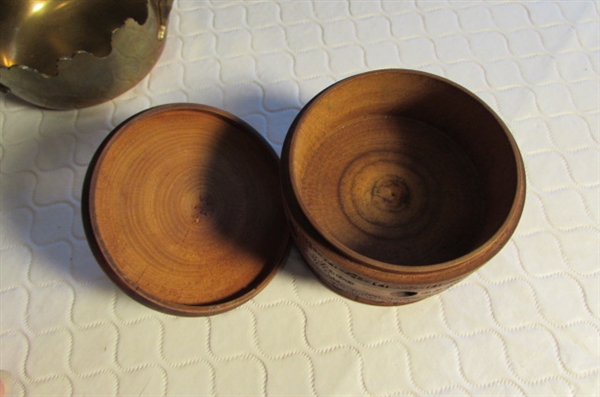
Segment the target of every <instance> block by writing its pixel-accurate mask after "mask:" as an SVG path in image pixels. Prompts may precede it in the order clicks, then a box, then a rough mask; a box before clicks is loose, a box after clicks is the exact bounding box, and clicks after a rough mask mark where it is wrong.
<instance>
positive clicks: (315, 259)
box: [293, 228, 460, 305]
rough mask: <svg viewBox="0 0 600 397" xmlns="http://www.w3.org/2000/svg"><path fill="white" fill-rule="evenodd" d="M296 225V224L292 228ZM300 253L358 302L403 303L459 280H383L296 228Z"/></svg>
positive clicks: (325, 278) (344, 292) (332, 286)
mask: <svg viewBox="0 0 600 397" xmlns="http://www.w3.org/2000/svg"><path fill="white" fill-rule="evenodd" d="M293 229H295V228H293ZM294 234H295V236H296V243H297V244H298V248H299V250H300V253H301V254H302V256H303V257H304V259H305V260H306V262H307V263H308V264H309V266H310V267H311V268H312V269H313V270H314V272H315V273H316V274H317V275H318V276H319V278H321V279H322V280H323V281H324V282H325V283H326V284H328V285H329V286H330V287H331V288H332V289H334V290H336V291H338V292H340V293H341V294H342V295H346V296H349V297H351V298H352V299H354V300H357V301H359V302H366V303H374V304H381V305H403V304H407V303H412V302H417V301H420V300H421V299H424V298H427V297H428V296H431V295H435V294H437V293H439V292H441V291H443V290H445V289H447V288H449V287H450V286H452V285H454V284H456V283H457V282H458V281H460V280H457V281H453V282H449V283H447V282H446V283H439V284H431V285H418V286H415V285H411V286H408V285H400V284H391V283H385V282H381V281H378V280H375V279H372V278H369V277H364V276H361V275H358V274H356V273H354V272H351V271H349V270H347V269H344V268H343V267H342V266H340V265H338V264H336V263H335V262H334V261H332V260H330V259H329V258H327V256H325V254H323V253H322V252H321V251H320V250H319V249H318V248H317V247H315V246H314V245H313V244H312V243H311V242H310V241H309V240H308V239H307V238H306V237H304V236H303V235H302V233H298V232H297V230H294Z"/></svg>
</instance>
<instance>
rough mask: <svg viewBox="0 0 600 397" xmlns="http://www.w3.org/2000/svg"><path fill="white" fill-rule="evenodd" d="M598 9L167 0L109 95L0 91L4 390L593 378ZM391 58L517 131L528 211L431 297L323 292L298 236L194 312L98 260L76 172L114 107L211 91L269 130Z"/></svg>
mask: <svg viewBox="0 0 600 397" xmlns="http://www.w3.org/2000/svg"><path fill="white" fill-rule="evenodd" d="M599 14H600V13H599V9H598V3H597V2H595V1H560V2H558V1H557V2H553V1H540V2H536V1H526V2H512V1H511V2H488V1H408V0H407V1H377V0H373V1H319V0H312V1H308V0H305V1H281V2H262V1H231V2H230V1H201V0H178V1H176V2H175V6H174V9H173V12H172V14H171V18H170V24H169V31H168V39H167V40H168V42H167V45H166V49H165V52H164V53H163V55H162V57H161V59H160V61H159V62H158V64H157V65H156V67H155V68H154V69H153V71H152V72H151V74H150V75H149V76H147V77H146V78H145V79H144V80H143V81H142V82H141V83H140V84H139V85H138V86H136V87H135V88H134V89H132V90H131V91H129V92H127V93H125V94H124V95H122V96H120V97H119V98H117V99H115V100H113V101H111V102H108V103H105V104H102V105H99V106H95V107H92V108H86V109H82V110H78V111H48V110H41V109H39V108H35V107H33V106H30V105H28V104H26V103H24V102H22V101H20V100H18V99H16V98H15V97H13V96H10V95H3V96H1V97H0V110H1V112H0V128H1V133H2V137H1V141H0V143H1V145H0V158H1V163H0V165H1V214H0V215H1V218H0V219H1V220H0V232H1V235H0V255H1V256H0V259H1V268H0V271H1V273H0V314H1V316H0V368H1V369H3V370H6V371H8V372H10V373H11V374H12V377H13V378H14V382H13V385H12V391H11V394H10V395H14V396H25V395H27V396H50V395H51V396H99V395H110V396H113V395H119V396H130V395H131V396H158V395H161V396H162V395H171V396H183V395H219V396H230V395H273V396H275V395H319V396H326V395H376V396H402V395H419V396H420V395H453V396H454V395H460V396H463V395H467V396H479V395H495V396H509V395H510V396H512V395H518V396H520V395H527V396H529V395H540V396H542V395H543V396H549V395H561V396H562V395H577V396H588V395H589V396H592V395H593V396H597V395H598V393H599V392H600V347H599V346H600V345H599V335H600V270H599V269H600V252H599V250H600V248H599V246H600V242H599V231H600V175H599V172H600V125H599V121H600V103H599V100H600V78H599V75H600V39H599V38H600V15H599ZM397 67H401V68H411V69H418V70H423V71H427V72H431V73H434V74H438V75H441V76H444V77H447V78H449V79H452V80H454V81H456V82H458V83H459V84H461V85H463V86H465V87H466V88H468V89H469V90H471V91H473V92H474V93H476V94H477V95H478V96H479V97H481V98H482V99H483V100H484V101H486V102H487V103H488V104H489V105H490V106H491V107H492V108H493V109H494V110H495V111H496V112H497V113H498V114H499V115H500V117H501V118H502V119H503V120H504V121H505V122H506V123H507V125H508V126H509V128H510V129H511V130H512V131H513V134H514V136H515V138H516V140H517V142H518V144H519V146H520V148H521V150H522V153H523V157H524V160H525V165H526V172H527V176H528V185H527V189H528V195H527V200H526V206H525V211H524V215H523V218H522V220H521V223H520V225H519V227H518V229H517V231H516V233H515V235H514V237H513V238H512V240H511V241H510V243H509V244H508V245H507V246H506V247H505V248H504V249H503V250H502V251H501V253H500V254H499V255H498V256H496V257H495V258H494V259H493V260H492V261H490V262H489V263H488V264H487V265H486V266H484V267H483V268H482V269H481V270H479V271H478V272H476V273H475V274H473V275H471V276H470V277H468V278H467V279H466V280H464V281H463V282H461V283H459V284H458V285H456V286H454V287H452V288H451V289H449V290H447V291H446V292H444V293H442V294H440V295H438V296H435V297H432V298H429V299H426V300H424V301H422V302H419V303H416V304H413V305H409V306H404V307H397V308H381V307H371V306H367V305H362V304H358V303H355V302H353V301H349V300H347V299H344V298H342V297H340V296H338V295H336V294H334V293H332V292H330V291H329V290H328V289H327V288H325V287H324V286H322V285H321V284H320V283H319V282H318V281H317V280H316V279H315V277H314V276H313V275H312V273H310V271H309V270H307V267H306V265H305V264H304V263H303V261H302V260H301V258H300V256H299V254H298V253H297V252H296V251H294V250H293V251H292V253H291V255H290V257H289V259H288V260H287V261H286V263H285V264H284V267H283V269H282V270H281V271H280V272H279V273H278V274H277V276H276V277H275V279H274V280H273V281H272V282H271V283H270V285H269V286H268V287H267V288H266V289H265V290H264V291H263V292H262V293H260V294H259V295H258V296H257V297H256V298H254V299H253V300H251V301H250V302H248V303H247V304H245V305H243V306H241V307H239V308H237V309H235V310H233V311H231V312H227V313H225V314H222V315H217V316H214V317H209V318H191V319H190V318H179V317H174V316H168V315H165V314H161V313H158V312H156V311H153V310H151V309H148V308H146V307H145V306H142V305H140V304H138V303H137V302H135V301H133V300H131V299H130V298H129V297H127V296H126V295H124V294H123V293H122V292H121V291H120V290H119V289H118V288H117V287H115V286H114V285H113V284H112V283H111V282H110V281H109V280H108V279H107V277H106V276H105V275H104V274H103V273H102V272H101V270H100V268H99V267H98V265H97V264H96V262H95V261H94V258H93V257H92V254H91V252H90V250H89V248H88V245H87V243H86V241H85V236H84V232H83V227H82V223H81V219H80V215H79V212H80V202H81V188H82V182H83V178H84V175H85V172H86V169H87V166H88V164H89V162H90V159H91V157H92V155H93V153H94V152H95V150H96V149H97V148H98V146H99V144H100V142H101V141H102V140H103V138H104V137H105V136H106V135H107V134H108V133H109V132H110V131H111V129H113V128H114V127H115V126H116V125H118V124H119V123H120V122H122V121H123V120H125V119H126V118H128V117H129V116H131V115H133V114H134V113H137V112H139V111H141V110H144V109H147V108H149V107H151V106H155V105H159V104H164V103H171V102H195V103H203V104H208V105H212V106H216V107H219V108H222V109H225V110H227V111H229V112H231V113H233V114H235V115H237V116H239V117H241V118H242V119H244V120H245V121H247V122H248V123H250V124H251V125H252V126H254V127H255V128H256V129H257V130H258V131H259V132H260V133H261V134H263V135H264V136H265V137H266V138H267V139H268V141H269V142H270V143H271V144H272V146H273V147H274V148H275V149H276V150H280V148H281V145H282V142H283V139H284V137H285V135H286V132H287V129H288V127H289V125H290V123H291V122H292V120H293V118H294V117H295V115H296V114H297V113H298V112H299V110H300V109H301V108H302V106H304V105H305V104H306V103H307V102H308V101H309V100H310V99H311V98H312V97H313V96H314V95H315V94H317V93H318V92H319V91H320V90H322V89H323V88H325V87H327V86H329V85H330V84H332V83H333V82H335V81H338V80H339V79H341V78H344V77H347V76H350V75H353V74H356V73H359V72H364V71H368V70H374V69H380V68H397ZM358 99H360V98H358Z"/></svg>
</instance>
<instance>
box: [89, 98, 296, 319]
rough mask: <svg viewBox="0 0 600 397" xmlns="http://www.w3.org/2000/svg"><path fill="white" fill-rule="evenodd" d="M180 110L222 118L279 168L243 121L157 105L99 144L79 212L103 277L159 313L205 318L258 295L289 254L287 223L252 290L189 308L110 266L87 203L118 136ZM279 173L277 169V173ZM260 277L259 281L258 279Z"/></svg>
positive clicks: (198, 107) (188, 106) (216, 112)
mask: <svg viewBox="0 0 600 397" xmlns="http://www.w3.org/2000/svg"><path fill="white" fill-rule="evenodd" d="M179 110H192V111H195V112H200V113H205V114H209V115H212V116H215V117H218V118H221V119H223V120H224V121H225V122H227V123H229V124H231V125H234V126H236V127H237V129H238V130H239V131H240V132H242V133H245V134H247V135H248V136H250V137H251V138H252V139H255V140H256V141H257V142H258V143H259V146H260V147H261V148H262V149H263V150H261V153H260V155H267V156H270V157H271V158H272V159H273V160H274V161H275V162H276V164H278V165H279V157H278V156H277V153H276V152H275V150H274V149H273V148H272V147H271V145H270V144H269V143H268V142H267V141H266V140H265V138H264V137H263V136H262V135H260V134H259V133H258V132H257V131H256V130H255V129H254V128H253V127H252V126H250V125H249V124H248V123H246V122H245V121H243V120H242V119H240V118H238V117H236V116H234V115H233V114H231V113H229V112H226V111H224V110H221V109H218V108H215V107H212V106H208V105H202V104H193V103H171V104H166V105H159V106H155V107H152V108H150V109H146V110H144V111H141V112H139V113H137V114H135V115H133V116H131V117H130V118H129V119H127V120H125V121H124V122H122V123H121V124H120V125H118V126H117V127H115V128H114V129H113V130H112V131H111V132H110V133H109V134H108V136H107V137H106V138H105V139H104V141H103V142H102V143H101V145H100V146H99V148H98V149H97V151H96V152H95V154H94V156H93V158H92V160H91V161H90V164H89V167H88V170H87V173H86V176H85V180H84V184H83V194H82V199H81V213H82V220H83V227H84V231H85V235H86V238H87V241H88V244H89V246H90V248H91V250H92V253H93V254H94V256H95V258H96V261H97V262H98V264H99V265H100V267H101V268H102V270H103V271H104V272H105V273H106V275H107V276H108V277H109V278H110V279H111V280H112V281H113V282H114V283H115V284H116V285H117V286H118V287H119V288H121V290H123V292H125V293H126V294H127V295H129V296H130V297H131V298H133V299H134V300H136V301H138V302H140V303H142V304H144V305H146V306H148V307H150V308H152V309H155V310H158V311H161V312H164V313H167V314H172V315H180V316H189V317H191V316H208V315H214V314H219V313H222V312H225V311H228V310H231V309H234V308H236V307H238V306H240V305H242V304H243V303H245V302H247V301H248V300H250V299H252V298H253V297H254V296H256V295H257V294H258V293H259V292H261V291H262V290H263V289H264V288H265V287H266V286H267V285H268V284H269V282H270V281H271V280H272V279H273V277H275V275H276V274H277V272H278V271H279V269H280V268H281V266H282V264H283V262H284V261H285V259H286V258H287V256H288V254H289V251H290V233H289V227H288V224H287V220H286V223H285V224H286V228H285V233H284V234H283V235H282V236H281V239H280V242H279V244H278V246H276V247H273V249H274V250H277V255H276V258H277V259H276V260H275V261H274V263H273V264H272V265H271V268H270V269H268V272H262V273H261V275H262V276H259V277H258V278H257V282H256V283H254V284H253V286H252V288H251V289H250V290H248V291H246V292H245V293H243V294H241V295H237V294H236V295H235V296H234V297H232V298H231V299H224V300H222V301H219V302H216V303H213V304H207V305H188V304H181V303H175V302H171V301H168V300H164V299H161V297H159V296H155V295H152V294H149V293H147V292H145V291H143V290H141V289H138V288H136V285H135V283H133V282H131V281H129V280H128V279H127V277H125V276H124V275H123V274H122V273H121V272H120V271H119V267H118V264H114V265H115V266H113V264H112V263H111V262H112V261H110V260H108V259H107V255H108V252H107V249H106V248H105V247H102V245H101V244H100V242H99V241H98V239H97V236H96V230H97V220H96V219H95V218H94V217H93V216H92V207H93V203H92V202H91V201H92V200H90V196H91V194H92V193H93V191H94V190H95V186H96V181H97V178H98V169H99V168H100V166H101V164H102V161H103V159H104V157H106V155H107V153H108V152H109V151H110V147H111V146H112V144H113V143H114V142H116V141H117V140H118V139H119V137H120V136H121V135H123V134H124V133H126V131H127V130H128V129H129V128H130V127H131V126H132V125H134V124H135V123H136V122H138V121H140V120H142V119H146V118H149V117H153V116H155V115H158V114H161V113H165V112H170V111H179ZM277 172H278V170H277ZM261 277H262V280H261V279H260V278H261Z"/></svg>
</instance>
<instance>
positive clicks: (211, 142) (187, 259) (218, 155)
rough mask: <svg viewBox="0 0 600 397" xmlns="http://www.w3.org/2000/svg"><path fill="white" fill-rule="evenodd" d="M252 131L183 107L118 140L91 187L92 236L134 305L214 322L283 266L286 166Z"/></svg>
mask: <svg viewBox="0 0 600 397" xmlns="http://www.w3.org/2000/svg"><path fill="white" fill-rule="evenodd" d="M247 128H249V127H248V126H246V125H245V124H242V122H241V121H239V120H234V119H231V118H229V117H228V116H227V115H224V114H221V113H217V112H216V110H209V111H207V110H206V109H205V108H203V107H199V108H181V107H177V106H175V107H173V108H167V109H166V110H156V111H154V112H152V111H150V113H148V112H147V114H144V115H142V117H137V118H134V119H133V120H132V121H129V122H128V123H126V124H125V125H124V126H123V127H121V128H120V129H119V130H118V131H117V133H116V134H115V135H114V136H113V137H112V138H111V139H110V141H109V142H108V144H107V146H106V147H105V148H104V150H103V152H102V154H101V156H100V157H99V158H98V160H97V163H96V165H95V167H94V172H93V175H92V179H91V187H90V197H89V212H90V219H91V228H92V233H93V236H94V241H95V245H97V247H96V248H97V250H99V251H100V258H101V261H100V262H101V265H102V266H103V267H104V269H105V270H106V271H107V273H108V274H109V275H110V276H111V277H112V278H113V280H114V281H116V282H117V283H118V284H119V285H120V286H121V287H123V288H124V289H125V290H126V291H128V292H130V293H133V295H136V296H134V297H141V298H142V301H145V303H148V302H150V303H152V304H153V305H155V306H158V307H159V308H162V309H167V311H169V310H171V311H174V312H176V313H180V314H181V313H182V314H186V312H187V314H211V313H212V312H218V311H223V310H224V309H228V308H231V305H230V303H231V302H232V301H235V300H236V299H239V298H240V297H241V298H243V297H247V296H250V295H253V294H255V293H256V292H258V291H259V290H260V289H262V287H264V286H265V285H266V282H267V281H268V280H270V278H271V277H272V275H273V274H274V270H276V269H277V268H278V267H279V264H280V263H281V261H282V260H283V257H284V254H285V250H286V248H287V243H288V238H287V235H288V234H287V233H288V232H287V224H286V219H285V214H284V212H283V205H282V203H281V198H280V185H279V178H278V159H277V156H276V154H275V153H274V152H273V151H272V150H271V148H270V147H268V144H267V143H266V142H264V141H263V140H262V139H260V138H259V137H258V136H257V134H254V133H252V132H250V131H249V130H248V129H247ZM97 256H98V255H97ZM248 299H249V298H248Z"/></svg>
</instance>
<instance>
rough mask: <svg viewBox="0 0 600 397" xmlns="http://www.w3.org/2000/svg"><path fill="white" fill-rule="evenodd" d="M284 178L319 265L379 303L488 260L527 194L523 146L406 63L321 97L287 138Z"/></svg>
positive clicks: (426, 289) (343, 287)
mask: <svg viewBox="0 0 600 397" xmlns="http://www.w3.org/2000/svg"><path fill="white" fill-rule="evenodd" d="M282 182H283V189H284V197H285V202H286V207H287V212H288V216H289V218H290V220H291V223H292V228H293V234H294V237H295V240H296V243H297V245H298V246H299V249H300V252H301V253H302V255H303V256H304V258H305V259H306V260H307V262H308V263H309V265H310V266H311V267H312V268H313V270H314V271H315V273H316V274H317V275H318V276H319V278H320V279H321V280H322V281H323V282H324V283H325V284H326V285H328V286H329V287H331V288H332V289H334V290H335V291H337V292H339V293H341V294H343V295H345V296H349V297H351V298H352V299H355V300H359V301H362V302H366V303H372V304H379V305H396V304H404V303H409V302H414V301H417V300H420V299H423V298H424V297H427V296H430V295H432V294H434V293H437V292H439V291H441V290H443V289H445V288H447V287H449V286H450V285H452V284H454V283H456V282H458V281H459V280H461V279H462V278H464V277H466V276H467V275H468V274H470V273H471V272H473V271H474V270H476V269H477V268H478V267H479V266H481V265H483V264H484V263H485V262H487V261H488V260H489V259H490V258H491V257H492V256H493V255H495V254H496V253H497V252H498V251H499V250H500V249H501V248H502V247H503V246H504V244H505V243H506V242H507V241H508V240H509V238H510V237H511V235H512V233H513V231H514V229H515V228H516V226H517V223H518V220H519V218H520V215H521V212H522V209H523V203H524V198H525V172H524V168H523V162H522V159H521V156H520V153H519V150H518V148H517V146H516V144H515V141H514V140H513V138H512V136H511V134H510V132H509V131H508V129H507V128H506V126H505V125H504V124H503V123H502V121H501V120H500V119H499V118H498V117H497V116H496V115H495V114H494V113H493V112H492V110H490V108H489V107H488V106H486V105H485V104H484V103H483V102H482V101H480V100H479V99H478V98H476V97H475V96H474V95H473V94H471V93H469V92H468V91H466V90H465V89H464V88H462V87H460V86H458V85H456V84H454V83H452V82H450V81H448V80H445V79H442V78H440V77H436V76H433V75H430V74H426V73H421V72H416V71H408V70H384V71H376V72H370V73H365V74H361V75H357V76H354V77H351V78H348V79H346V80H343V81H341V82H339V83H337V84H335V85H333V86H331V87H330V88H328V89H326V90H325V91H323V92H322V93H321V94H320V95H318V96H317V97H316V98H315V99H313V100H312V101H311V102H310V103H309V104H308V105H307V106H306V107H305V108H304V109H303V110H302V112H301V113H300V114H299V115H298V117H297V118H296V120H295V122H294V124H293V125H292V127H291V128H290V131H289V133H288V136H287V138H286V141H285V145H284V148H283V153H282Z"/></svg>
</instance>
